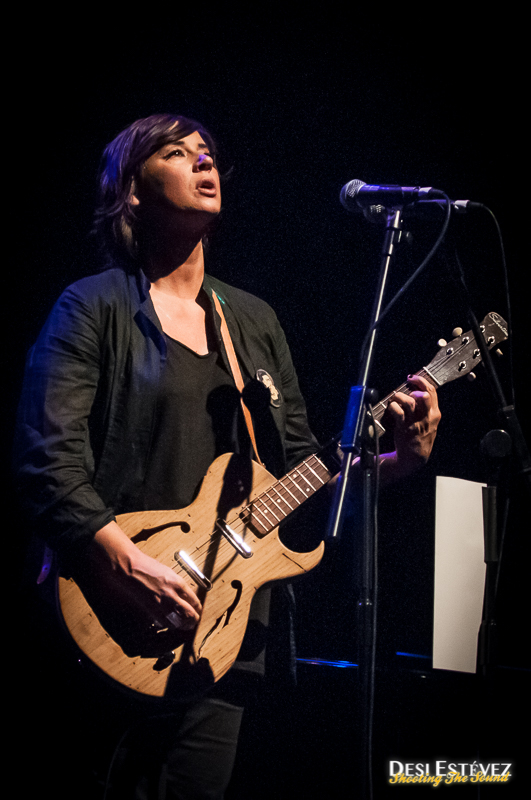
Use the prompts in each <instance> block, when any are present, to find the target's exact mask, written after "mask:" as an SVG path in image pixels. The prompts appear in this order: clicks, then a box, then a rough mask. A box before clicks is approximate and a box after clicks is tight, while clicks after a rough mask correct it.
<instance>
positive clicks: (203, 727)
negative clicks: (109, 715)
mask: <svg viewBox="0 0 531 800" xmlns="http://www.w3.org/2000/svg"><path fill="white" fill-rule="evenodd" d="M243 711H244V708H243V706H241V705H235V704H233V703H230V702H227V701H226V700H223V699H220V698H217V697H207V698H204V699H202V700H199V701H197V702H196V703H193V704H192V705H189V706H186V707H183V708H181V709H180V710H178V711H175V712H173V713H170V714H164V715H156V716H153V717H148V718H147V719H143V720H141V721H140V722H138V723H137V724H136V725H133V727H131V728H130V729H129V730H128V731H127V732H126V734H125V735H124V737H123V739H122V742H121V743H120V745H119V746H118V748H117V751H116V754H115V756H116V757H115V758H114V760H113V762H112V764H111V766H110V770H109V775H108V778H107V779H106V781H107V780H108V789H107V800H222V798H223V797H224V794H225V790H226V788H227V786H228V784H229V781H230V778H231V775H232V770H233V766H234V760H235V757H236V750H237V746H238V735H239V731H240V725H241V721H242V715H243Z"/></svg>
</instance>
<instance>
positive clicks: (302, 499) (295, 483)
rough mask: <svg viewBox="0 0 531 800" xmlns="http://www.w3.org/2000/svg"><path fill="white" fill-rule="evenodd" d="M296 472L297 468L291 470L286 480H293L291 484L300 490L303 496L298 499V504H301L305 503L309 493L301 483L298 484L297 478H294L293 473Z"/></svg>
mask: <svg viewBox="0 0 531 800" xmlns="http://www.w3.org/2000/svg"><path fill="white" fill-rule="evenodd" d="M295 472H296V470H292V471H291V472H289V473H288V474H287V475H286V476H285V478H284V480H289V481H290V482H291V485H292V487H293V488H294V489H297V490H298V491H299V492H300V493H301V495H302V497H301V498H300V499H298V500H297V502H298V504H299V505H300V504H301V503H304V501H305V500H306V498H307V494H306V493H305V492H304V491H303V490H302V489H301V487H300V486H299V484H298V483H297V481H296V480H295V478H294V476H293V474H294V473H295Z"/></svg>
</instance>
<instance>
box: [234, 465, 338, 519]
mask: <svg viewBox="0 0 531 800" xmlns="http://www.w3.org/2000/svg"><path fill="white" fill-rule="evenodd" d="M331 478H332V473H331V472H330V471H329V470H328V469H327V468H326V467H325V465H324V464H323V462H322V461H321V460H320V459H319V458H318V457H317V456H316V455H312V456H309V458H306V459H305V460H304V461H303V462H302V463H301V464H299V465H298V466H297V467H296V468H295V469H292V470H291V472H288V474H287V475H284V477H283V478H281V479H280V480H279V481H277V482H276V483H274V484H273V485H272V486H270V487H269V489H268V490H267V491H266V492H264V493H263V494H261V495H260V496H259V497H257V498H255V499H254V500H253V501H252V503H250V504H249V505H248V506H247V507H246V508H244V509H243V511H242V512H241V513H240V518H241V519H242V520H243V521H244V522H245V523H246V524H251V525H252V526H253V527H254V528H255V529H256V530H257V531H258V533H259V534H261V535H265V534H266V533H270V531H272V530H273V529H274V528H276V527H277V525H279V524H280V523H281V522H282V521H283V520H284V519H286V517H287V516H288V515H289V514H291V513H292V512H293V511H295V510H296V509H297V508H298V507H299V506H301V505H302V504H303V503H304V501H305V500H308V498H309V497H311V496H312V495H313V494H315V492H316V491H317V490H318V489H320V488H321V487H322V486H324V485H325V484H326V483H328V481H329V480H330V479H331Z"/></svg>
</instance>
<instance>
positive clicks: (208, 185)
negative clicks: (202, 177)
mask: <svg viewBox="0 0 531 800" xmlns="http://www.w3.org/2000/svg"><path fill="white" fill-rule="evenodd" d="M197 190H198V191H199V192H201V194H205V195H207V196H208V197H215V196H216V194H217V187H216V184H215V183H214V181H201V183H200V184H198V186H197Z"/></svg>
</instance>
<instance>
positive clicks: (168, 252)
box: [144, 240, 205, 299]
mask: <svg viewBox="0 0 531 800" xmlns="http://www.w3.org/2000/svg"><path fill="white" fill-rule="evenodd" d="M144 263H145V269H144V271H145V273H146V276H147V277H148V279H149V280H150V281H151V284H152V286H154V287H155V288H156V289H157V290H158V291H161V292H164V293H165V294H172V295H175V296H176V297H180V298H182V299H192V298H196V297H197V295H198V293H199V291H200V289H201V286H202V285H203V278H204V274H205V261H204V252H203V243H202V241H201V240H200V241H198V242H195V243H194V242H182V241H181V242H179V244H177V245H175V244H173V246H172V247H171V248H164V249H163V248H160V247H159V248H156V249H155V248H150V250H149V251H148V252H146V253H145V254H144Z"/></svg>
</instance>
